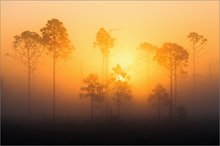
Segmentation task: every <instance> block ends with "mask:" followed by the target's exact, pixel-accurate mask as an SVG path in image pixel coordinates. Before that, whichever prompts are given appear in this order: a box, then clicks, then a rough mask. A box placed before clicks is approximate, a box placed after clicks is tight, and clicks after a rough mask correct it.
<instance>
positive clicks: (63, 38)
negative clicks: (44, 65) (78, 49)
mask: <svg viewBox="0 0 220 146" xmlns="http://www.w3.org/2000/svg"><path fill="white" fill-rule="evenodd" d="M41 32H42V37H43V44H44V46H45V47H46V48H47V49H48V51H49V52H50V53H51V54H52V58H53V119H55V109H56V108H55V106H56V74H55V72H56V63H57V61H58V60H59V59H64V58H68V57H69V55H70V54H71V51H72V50H73V49H74V48H73V46H72V45H71V42H70V40H69V38H68V34H67V30H66V28H65V27H64V26H63V23H62V22H61V21H59V20H58V19H51V20H48V22H47V24H46V26H45V27H44V28H42V29H41Z"/></svg>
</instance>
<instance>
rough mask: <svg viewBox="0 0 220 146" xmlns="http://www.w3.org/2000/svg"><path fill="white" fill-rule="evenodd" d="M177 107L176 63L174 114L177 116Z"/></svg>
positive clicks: (175, 74) (175, 73)
mask: <svg viewBox="0 0 220 146" xmlns="http://www.w3.org/2000/svg"><path fill="white" fill-rule="evenodd" d="M176 108H177V66H176V64H175V70H174V115H175V116H176Z"/></svg>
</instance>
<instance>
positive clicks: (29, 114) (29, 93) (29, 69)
mask: <svg viewBox="0 0 220 146" xmlns="http://www.w3.org/2000/svg"><path fill="white" fill-rule="evenodd" d="M27 57H28V68H27V69H28V119H29V120H30V119H31V87H30V86H31V63H30V53H29V49H28V56H27Z"/></svg>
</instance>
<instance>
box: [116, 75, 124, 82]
mask: <svg viewBox="0 0 220 146" xmlns="http://www.w3.org/2000/svg"><path fill="white" fill-rule="evenodd" d="M118 81H121V82H125V78H124V77H122V76H121V75H118V76H117V77H116V82H118Z"/></svg>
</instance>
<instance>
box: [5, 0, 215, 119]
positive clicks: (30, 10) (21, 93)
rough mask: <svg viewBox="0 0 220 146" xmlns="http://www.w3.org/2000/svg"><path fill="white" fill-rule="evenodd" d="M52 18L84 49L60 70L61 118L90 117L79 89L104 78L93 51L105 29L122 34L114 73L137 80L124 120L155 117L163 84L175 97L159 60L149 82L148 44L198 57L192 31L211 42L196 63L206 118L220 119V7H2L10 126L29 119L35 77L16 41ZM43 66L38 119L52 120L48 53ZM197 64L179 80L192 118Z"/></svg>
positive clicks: (36, 98)
mask: <svg viewBox="0 0 220 146" xmlns="http://www.w3.org/2000/svg"><path fill="white" fill-rule="evenodd" d="M52 18H57V19H59V20H60V21H62V22H63V23H64V26H65V27H66V29H67V31H68V34H69V37H70V40H71V41H72V44H73V45H74V46H75V48H76V49H75V50H74V51H73V52H72V55H71V58H70V59H69V60H66V61H60V62H59V63H58V64H57V70H56V78H57V80H56V94H57V103H56V105H57V107H56V109H57V113H56V114H57V117H60V118H61V117H62V118H64V119H70V118H71V119H89V118H90V116H89V108H90V106H89V105H90V103H89V100H88V99H80V98H79V90H80V87H81V86H82V85H83V84H82V79H83V78H84V77H86V76H87V75H88V74H89V73H97V74H99V77H100V75H101V64H102V56H101V52H100V49H99V48H94V46H93V43H94V41H95V39H96V38H95V37H96V33H97V32H98V30H99V29H100V28H101V27H104V28H106V29H107V30H110V29H116V30H115V31H112V32H111V35H112V36H113V37H114V38H115V39H116V42H117V44H116V45H115V47H114V48H113V49H112V50H111V53H110V54H111V56H110V68H112V67H113V66H116V64H118V63H119V64H120V65H121V66H122V68H123V69H125V71H127V73H128V74H129V75H130V76H131V83H132V92H133V98H132V103H133V104H132V105H131V106H132V112H128V110H126V109H129V108H128V106H129V105H125V107H124V112H123V115H122V116H125V115H129V116H130V117H131V116H134V119H135V118H137V119H138V118H147V117H150V116H153V115H154V110H152V109H151V108H150V107H149V105H148V104H147V97H148V95H149V93H150V92H151V90H152V88H153V87H154V86H155V85H156V84H157V83H162V84H163V85H164V86H165V87H166V89H167V90H168V91H169V86H168V83H169V78H168V77H167V71H166V70H165V68H163V67H162V66H160V65H159V64H158V63H157V62H155V61H150V62H149V63H150V69H149V76H150V82H147V76H146V74H147V69H146V60H145V59H144V58H143V57H142V56H141V54H140V53H139V52H138V51H137V50H136V48H137V47H138V46H139V45H140V43H142V42H144V41H147V42H149V43H151V44H153V45H156V46H158V47H160V46H162V44H163V43H164V42H175V43H177V44H179V45H181V46H183V47H184V48H186V49H187V50H188V51H189V52H190V48H189V47H190V46H189V41H188V39H187V35H188V33H189V32H191V31H194V32H198V33H199V34H202V35H204V36H205V37H206V38H207V39H208V42H207V45H206V46H205V49H204V50H203V51H202V53H201V55H200V57H199V58H198V60H197V63H196V66H197V104H198V107H199V110H198V111H199V114H200V115H202V116H212V117H213V116H218V104H219V100H218V98H219V1H182V2H181V1H178V2H175V1H172V2H169V1H162V2H161V1H156V2H150V1H139V2H132V1H127V2H126V1H123V2H116V1H108V2H107V1H104V2H101V1H97V2H96V1H80V2H78V1H60V2H59V1H53V2H49V1H45V2H44V1H1V77H2V84H1V97H2V98H1V99H2V106H1V107H2V116H3V117H5V118H6V119H14V118H15V119H22V118H24V117H26V116H27V72H26V70H25V67H24V66H23V65H22V64H20V63H19V62H17V61H16V60H14V59H12V58H10V57H7V56H6V55H5V54H6V53H12V54H13V44H12V42H13V37H14V36H15V35H17V34H20V33H22V32H23V31H26V30H30V31H35V32H37V33H39V34H40V29H41V28H43V27H44V26H45V25H46V23H47V21H48V20H50V19H52ZM152 57H153V55H152ZM40 61H41V63H40V64H39V65H38V66H37V70H36V72H35V73H36V76H35V77H34V79H33V80H32V84H31V86H32V87H31V89H32V111H33V112H32V115H33V119H42V118H43V119H47V118H51V113H52V59H51V56H50V55H47V54H46V53H45V54H44V56H43V57H42V58H41V59H40ZM191 65H192V56H191V55H190V57H189V66H188V67H187V68H186V70H187V72H188V73H187V74H186V75H184V76H179V80H178V87H179V88H178V92H179V93H178V103H180V104H183V105H184V106H186V107H187V110H188V112H189V113H190V109H191V105H192V90H191V89H192V66H191ZM125 103H126V101H125Z"/></svg>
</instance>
